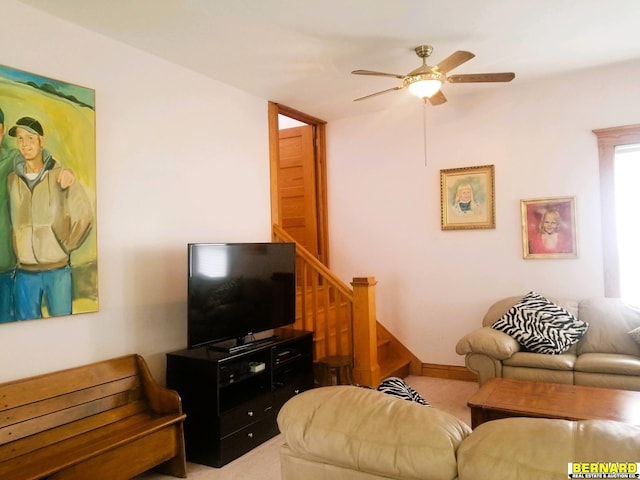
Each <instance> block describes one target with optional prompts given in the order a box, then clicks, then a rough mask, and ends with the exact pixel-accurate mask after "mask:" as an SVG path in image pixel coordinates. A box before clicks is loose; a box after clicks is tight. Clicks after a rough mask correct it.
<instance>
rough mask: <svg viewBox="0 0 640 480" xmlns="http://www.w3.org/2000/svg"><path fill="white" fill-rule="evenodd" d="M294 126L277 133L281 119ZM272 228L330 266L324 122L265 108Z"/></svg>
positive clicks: (294, 112) (279, 108)
mask: <svg viewBox="0 0 640 480" xmlns="http://www.w3.org/2000/svg"><path fill="white" fill-rule="evenodd" d="M282 117H287V118H288V119H292V120H294V121H296V126H293V127H291V128H286V129H283V128H281V123H284V122H281V120H280V119H281V118H282ZM269 159H270V160H269V161H270V171H271V223H272V224H278V225H280V226H281V227H282V228H283V229H284V230H285V231H286V232H287V233H288V234H289V235H291V236H292V237H293V238H295V239H296V241H297V242H298V243H300V244H301V245H303V246H304V247H305V248H306V249H307V250H308V251H309V252H310V253H312V254H313V255H315V256H316V257H317V258H318V260H320V262H322V263H323V264H324V265H325V266H327V267H328V266H329V245H328V244H329V242H328V233H327V230H328V216H327V188H326V185H327V180H326V122H325V121H323V120H320V119H317V118H315V117H312V116H310V115H307V114H304V113H302V112H299V111H297V110H294V109H292V108H289V107H286V106H284V105H280V104H277V103H274V102H269Z"/></svg>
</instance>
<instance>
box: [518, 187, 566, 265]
mask: <svg viewBox="0 0 640 480" xmlns="http://www.w3.org/2000/svg"><path fill="white" fill-rule="evenodd" d="M520 210H521V218H522V255H523V258H525V259H537V258H577V256H578V250H577V241H576V202H575V197H552V198H540V199H535V200H520Z"/></svg>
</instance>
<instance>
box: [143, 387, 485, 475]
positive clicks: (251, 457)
mask: <svg viewBox="0 0 640 480" xmlns="http://www.w3.org/2000/svg"><path fill="white" fill-rule="evenodd" d="M405 381H406V382H407V383H408V384H409V385H411V387H413V388H414V389H415V390H416V391H417V392H418V393H419V394H420V395H422V396H423V397H424V398H425V399H426V400H427V401H429V402H430V403H431V404H432V405H433V406H434V407H436V408H439V409H441V410H444V411H446V412H449V413H450V414H452V415H455V416H456V417H458V418H460V419H461V420H463V421H464V422H465V423H467V424H468V425H471V412H470V410H469V407H467V400H468V399H469V397H471V395H473V394H474V393H475V392H476V391H477V390H478V384H477V383H474V382H463V381H459V380H444V379H441V378H431V377H416V376H409V377H407V378H405ZM282 443H283V437H282V435H277V436H275V437H274V438H272V439H271V440H269V441H267V442H265V443H263V444H262V445H260V446H259V447H257V448H255V449H253V450H252V451H250V452H249V453H247V454H245V455H243V456H242V457H240V458H238V459H237V460H235V461H233V462H231V463H229V464H227V465H225V466H224V467H222V468H212V467H207V466H205V465H198V464H196V463H187V475H188V479H189V480H210V479H212V480H245V479H256V480H280V458H279V456H278V449H279V448H280V445H281V444H282ZM170 478H174V477H170V476H167V475H159V474H156V473H146V474H144V475H140V476H138V477H136V479H139V480H143V479H144V480H167V479H170Z"/></svg>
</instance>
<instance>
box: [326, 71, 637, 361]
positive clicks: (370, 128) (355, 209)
mask: <svg viewBox="0 0 640 480" xmlns="http://www.w3.org/2000/svg"><path fill="white" fill-rule="evenodd" d="M610 73H611V75H609V74H608V75H606V76H603V72H602V71H601V70H600V71H589V72H582V73H580V74H573V75H569V76H564V77H560V78H555V79H552V80H547V81H545V82H544V83H540V84H538V85H519V84H518V82H517V79H516V80H515V81H514V82H513V83H511V84H507V85H504V86H501V88H499V89H496V90H493V91H492V92H491V93H487V94H486V95H482V96H477V95H474V96H467V95H463V96H457V97H456V98H455V99H454V98H452V99H450V101H449V102H448V103H447V104H445V105H442V106H438V107H427V144H428V145H427V165H426V166H425V159H424V152H423V136H422V134H423V117H422V115H423V111H422V103H421V102H420V101H419V100H416V104H415V107H408V108H403V109H396V108H394V109H390V110H388V111H385V112H382V113H379V114H377V115H369V116H366V117H359V118H349V119H344V120H341V121H337V122H332V123H330V124H329V127H328V140H329V145H328V184H329V202H330V204H329V218H330V224H329V231H330V233H331V239H332V242H331V256H332V265H333V267H334V268H335V269H336V270H337V273H338V274H339V275H340V276H341V277H342V278H343V279H344V280H345V281H349V280H350V279H351V278H352V277H354V276H369V275H373V276H375V277H376V279H377V280H378V288H377V305H378V316H379V320H380V321H381V322H382V323H383V324H384V325H385V326H387V327H388V328H389V329H390V330H391V331H392V332H393V333H394V334H395V335H396V336H398V337H399V338H400V339H401V340H402V341H403V342H404V343H405V344H406V345H407V346H408V347H409V348H410V349H411V350H412V351H413V352H414V354H416V355H417V356H418V357H419V358H420V359H421V360H422V361H423V362H427V363H437V364H448V365H463V364H464V359H463V358H462V357H460V356H458V355H457V354H456V353H455V344H456V342H457V340H458V339H459V338H460V337H461V336H462V335H463V334H464V333H466V332H468V331H470V330H471V329H474V328H478V327H479V326H480V324H481V320H482V316H483V315H484V313H485V312H486V309H487V308H488V307H489V305H490V304H491V303H493V302H494V301H495V300H498V299H499V298H501V297H505V296H510V295H521V294H525V293H527V292H528V291H530V290H535V291H537V292H539V293H541V294H543V295H548V296H565V297H569V298H576V299H581V298H584V297H588V296H595V295H603V294H604V287H603V271H602V270H603V269H602V253H601V249H602V246H601V228H600V203H599V202H600V198H599V179H598V149H597V142H596V137H595V135H594V134H593V133H592V130H593V129H596V128H604V127H613V126H619V125H626V124H633V123H638V113H637V112H638V111H640V86H638V83H637V78H638V76H639V75H640V63H638V62H636V63H631V64H625V65H620V66H617V67H616V68H615V69H612V70H611V72H610ZM454 88H455V89H463V88H464V85H446V86H445V93H446V92H447V91H451V90H453V89H454ZM402 93H403V92H400V94H402ZM395 94H396V95H397V94H398V93H395ZM390 95H391V94H390ZM451 96H452V97H453V95H451ZM389 100H390V101H391V100H392V99H389ZM486 164H493V165H495V178H496V228H495V229H488V230H454V231H451V230H447V231H442V230H441V229H440V184H439V181H440V169H447V168H457V167H465V166H475V165H486ZM556 196H575V197H576V209H577V212H576V213H577V230H578V235H577V238H578V253H579V258H577V259H561V260H524V259H523V258H522V236H521V229H520V227H521V221H520V200H521V199H532V198H544V197H556Z"/></svg>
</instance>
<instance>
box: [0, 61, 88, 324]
mask: <svg viewBox="0 0 640 480" xmlns="http://www.w3.org/2000/svg"><path fill="white" fill-rule="evenodd" d="M0 141H1V144H0V185H1V187H0V205H1V206H2V208H0V225H1V227H0V280H1V281H0V299H1V300H2V301H1V302H0V324H2V323H8V322H17V321H21V320H33V319H39V318H49V317H57V316H65V315H74V314H81V313H89V312H96V311H98V250H97V240H96V239H97V234H96V229H97V225H96V133H95V91H94V90H93V89H90V88H87V87H82V86H79V85H75V84H73V83H68V82H66V81H62V80H56V79H54V78H50V77H45V76H43V75H39V74H37V73H30V72H25V71H22V70H17V69H15V68H11V67H8V66H4V65H0Z"/></svg>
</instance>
